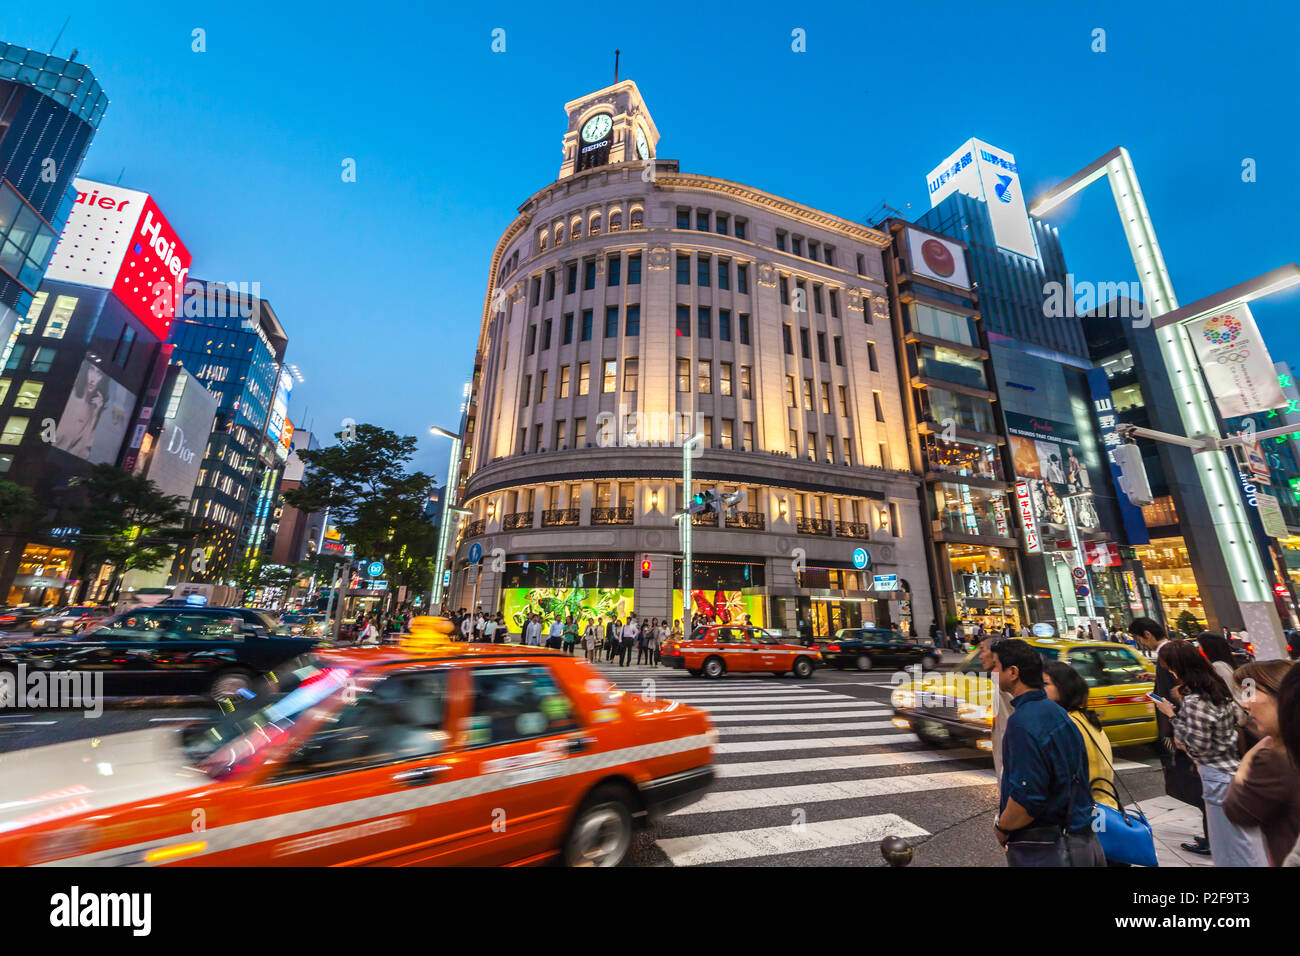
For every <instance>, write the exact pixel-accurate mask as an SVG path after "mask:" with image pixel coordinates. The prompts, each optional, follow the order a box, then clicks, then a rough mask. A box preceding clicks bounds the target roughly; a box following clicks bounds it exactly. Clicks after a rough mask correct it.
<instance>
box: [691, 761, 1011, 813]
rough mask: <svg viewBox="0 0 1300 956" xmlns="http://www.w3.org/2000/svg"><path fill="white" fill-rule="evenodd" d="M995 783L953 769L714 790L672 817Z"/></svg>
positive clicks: (982, 773)
mask: <svg viewBox="0 0 1300 956" xmlns="http://www.w3.org/2000/svg"><path fill="white" fill-rule="evenodd" d="M996 784H997V779H996V778H995V777H994V776H993V771H992V770H953V771H947V772H942V773H916V774H899V775H895V776H889V777H871V778H869V779H866V780H841V781H837V782H834V783H814V784H797V785H795V786H792V787H760V788H756V789H753V790H724V791H722V792H718V791H713V792H710V793H707V794H705V795H704V796H703V797H702V798H701V799H699V800H697V801H696V802H695V803H692V804H691V805H690V806H688V807H683V808H682V809H681V810H675V811H673V812H672V813H670V814H669V816H674V817H675V816H683V815H689V814H694V813H722V812H724V811H727V810H754V809H757V808H759V807H779V806H791V807H798V806H802V805H803V804H805V803H820V802H824V801H827V800H860V799H862V798H863V797H886V796H896V795H897V794H900V793H924V792H928V791H931V790H953V789H956V788H959V787H991V786H995V785H996Z"/></svg>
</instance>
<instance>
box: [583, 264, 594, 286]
mask: <svg viewBox="0 0 1300 956" xmlns="http://www.w3.org/2000/svg"><path fill="white" fill-rule="evenodd" d="M582 269H583V278H582V287H583V288H584V289H594V288H596V260H595V259H584V260H583V261H582Z"/></svg>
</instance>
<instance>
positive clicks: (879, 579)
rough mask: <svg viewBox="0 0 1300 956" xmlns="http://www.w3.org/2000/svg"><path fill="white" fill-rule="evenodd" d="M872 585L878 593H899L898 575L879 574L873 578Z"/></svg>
mask: <svg viewBox="0 0 1300 956" xmlns="http://www.w3.org/2000/svg"><path fill="white" fill-rule="evenodd" d="M872 583H873V584H874V585H875V588H876V590H877V591H897V590H898V575H897V574H877V575H875V576H874V577H873V578H872Z"/></svg>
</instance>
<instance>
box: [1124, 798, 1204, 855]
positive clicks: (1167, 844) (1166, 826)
mask: <svg viewBox="0 0 1300 956" xmlns="http://www.w3.org/2000/svg"><path fill="white" fill-rule="evenodd" d="M1137 806H1138V808H1139V809H1141V811H1142V813H1143V814H1145V815H1146V818H1147V822H1148V823H1150V824H1151V832H1152V833H1153V834H1154V835H1155V838H1156V860H1157V861H1158V862H1159V864H1160V865H1161V866H1214V857H1211V856H1200V855H1198V854H1196V853H1188V852H1187V851H1186V850H1184V849H1183V848H1182V847H1180V846H1179V845H1178V844H1180V843H1186V842H1187V841H1189V840H1191V839H1192V837H1194V836H1200V835H1201V811H1200V810H1198V809H1196V807H1193V806H1190V805H1189V804H1186V803H1183V801H1181V800H1176V799H1175V798H1173V797H1169V796H1163V795H1162V796H1159V797H1152V798H1151V799H1150V800H1141V801H1139V802H1138V804H1137Z"/></svg>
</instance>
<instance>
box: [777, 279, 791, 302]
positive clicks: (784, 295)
mask: <svg viewBox="0 0 1300 956" xmlns="http://www.w3.org/2000/svg"><path fill="white" fill-rule="evenodd" d="M778 285H779V287H780V289H781V304H782V305H789V304H790V280H789V279H788V278H786V277H785V276H781V280H780V282H779V283H778Z"/></svg>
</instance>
